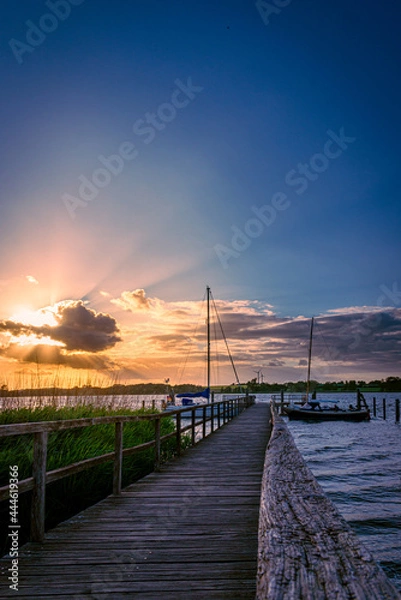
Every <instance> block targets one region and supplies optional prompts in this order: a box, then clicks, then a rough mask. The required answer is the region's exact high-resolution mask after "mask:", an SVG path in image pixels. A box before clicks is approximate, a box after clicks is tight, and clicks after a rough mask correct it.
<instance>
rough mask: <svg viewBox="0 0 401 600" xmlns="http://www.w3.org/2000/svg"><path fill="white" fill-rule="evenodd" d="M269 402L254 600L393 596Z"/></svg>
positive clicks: (381, 572)
mask: <svg viewBox="0 0 401 600" xmlns="http://www.w3.org/2000/svg"><path fill="white" fill-rule="evenodd" d="M271 407H272V422H273V431H272V434H271V437H270V440H269V444H268V448H267V451H266V458H265V465H264V473H263V479H262V491H261V505H260V513H259V544H258V546H259V548H258V573H257V593H256V599H257V600H265V598H269V600H281V599H282V598H321V597H324V598H327V599H330V600H331V599H334V598H340V597H341V598H355V599H358V600H362V599H363V600H373V599H376V598H386V599H388V600H393V599H394V600H395V599H396V598H398V599H399V594H398V592H397V590H396V589H395V588H394V586H393V585H392V583H391V582H390V581H389V580H388V579H387V577H386V576H385V574H384V572H383V571H382V570H381V568H380V567H379V566H378V564H377V563H376V562H375V560H374V559H373V557H372V555H371V554H370V552H369V551H368V550H367V549H366V548H365V547H364V546H363V545H362V543H361V542H360V541H359V539H358V537H357V535H356V534H355V533H354V532H353V531H352V529H351V527H350V526H349V525H348V523H347V522H346V521H345V520H344V518H343V517H342V516H341V515H340V514H339V512H338V510H337V509H336V508H335V507H334V505H333V503H332V502H331V501H330V500H329V499H328V497H327V496H326V495H325V494H324V492H323V490H322V488H321V487H320V485H319V484H318V482H317V480H316V478H315V477H314V475H313V474H312V472H311V471H310V469H309V467H308V466H307V464H306V462H305V461H304V459H303V458H302V456H301V454H300V452H299V450H298V449H297V447H296V445H295V442H294V439H293V437H292V435H291V433H290V431H289V429H288V427H287V426H286V424H285V422H284V420H283V419H282V418H281V417H280V416H279V415H278V414H277V410H276V407H275V406H274V402H273V403H272V405H271ZM339 591H340V592H341V593H340V592H339Z"/></svg>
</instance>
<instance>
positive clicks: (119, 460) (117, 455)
mask: <svg viewBox="0 0 401 600" xmlns="http://www.w3.org/2000/svg"><path fill="white" fill-rule="evenodd" d="M123 426H124V423H122V422H121V421H116V431H115V440H114V471H113V494H114V495H115V496H119V495H120V494H121V480H122V470H123Z"/></svg>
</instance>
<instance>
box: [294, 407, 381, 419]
mask: <svg viewBox="0 0 401 600" xmlns="http://www.w3.org/2000/svg"><path fill="white" fill-rule="evenodd" d="M285 412H286V414H287V415H288V418H289V419H291V420H294V421H352V422H354V423H357V422H360V421H369V420H370V412H369V410H366V409H361V410H358V409H349V410H343V409H341V408H338V409H337V410H336V409H333V408H320V409H319V408H318V407H316V408H304V407H302V406H288V407H287V409H286V411H285Z"/></svg>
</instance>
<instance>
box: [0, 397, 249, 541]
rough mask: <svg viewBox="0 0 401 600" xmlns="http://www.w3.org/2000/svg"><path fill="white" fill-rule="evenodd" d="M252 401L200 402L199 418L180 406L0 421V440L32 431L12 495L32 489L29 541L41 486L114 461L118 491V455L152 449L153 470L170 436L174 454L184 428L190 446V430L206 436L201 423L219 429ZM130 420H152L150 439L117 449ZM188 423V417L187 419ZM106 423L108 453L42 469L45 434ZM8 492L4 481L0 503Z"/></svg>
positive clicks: (41, 501) (40, 527) (37, 519)
mask: <svg viewBox="0 0 401 600" xmlns="http://www.w3.org/2000/svg"><path fill="white" fill-rule="evenodd" d="M251 403H252V401H251V400H249V399H248V398H246V397H242V398H241V397H239V398H232V399H229V400H223V401H221V402H214V403H211V404H203V405H202V417H201V418H197V417H196V412H199V410H200V408H199V405H198V406H197V407H191V406H187V407H185V408H177V409H176V410H169V411H166V412H161V413H155V414H149V415H132V416H124V415H118V416H110V417H94V418H84V419H69V420H59V421H40V422H35V423H15V424H9V425H0V438H1V437H6V436H12V435H25V434H33V436H34V449H33V465H32V477H28V478H27V479H23V480H21V481H19V482H18V493H23V492H28V491H30V490H33V493H32V503H31V535H30V537H31V540H32V541H37V542H40V541H43V539H44V533H45V497H46V485H48V484H49V483H53V482H54V481H58V480H59V479H63V478H64V477H68V476H70V475H75V474H76V473H80V472H81V471H84V470H86V469H89V468H91V467H95V466H97V465H100V464H103V463H106V462H110V461H114V469H113V494H115V495H118V494H121V481H122V463H123V457H126V456H130V455H132V454H134V453H136V452H140V451H141V450H145V449H147V448H152V447H153V448H154V449H155V459H154V464H155V469H158V468H159V467H160V461H161V444H162V442H164V441H165V440H168V439H170V438H174V437H175V439H176V448H175V451H176V454H178V455H180V454H181V447H182V445H181V441H182V440H181V438H182V435H183V434H184V433H186V432H187V431H190V432H191V442H192V445H194V444H195V443H196V428H197V427H198V426H202V439H203V438H204V437H205V436H206V429H207V427H206V426H207V423H208V422H210V433H213V431H214V430H215V428H220V427H221V426H222V425H224V424H226V423H227V422H228V421H230V420H231V419H233V418H234V417H236V416H237V415H238V414H239V413H240V412H242V411H243V410H244V409H245V408H247V407H248V406H250V404H251ZM183 413H184V414H185V416H186V415H188V414H189V413H191V416H190V418H189V419H186V418H185V419H183V418H182V415H183ZM172 417H173V418H175V420H176V427H175V431H173V432H171V433H168V434H166V435H161V420H162V419H165V418H172ZM132 421H153V422H154V427H155V435H154V439H153V440H150V441H148V442H145V443H143V444H139V445H137V446H132V447H130V448H124V449H123V427H124V423H128V422H132ZM188 421H190V422H189V423H188ZM106 423H114V425H115V446H114V452H109V453H107V454H102V455H101V456H96V457H94V458H88V459H86V460H82V461H80V462H77V463H74V464H71V465H68V466H64V467H61V468H59V469H54V470H52V471H47V470H46V463H47V439H48V434H49V433H50V432H54V431H65V430H67V429H77V428H81V427H91V426H96V425H104V424H106ZM9 495H10V486H9V485H6V486H4V487H1V488H0V501H2V500H7V498H9Z"/></svg>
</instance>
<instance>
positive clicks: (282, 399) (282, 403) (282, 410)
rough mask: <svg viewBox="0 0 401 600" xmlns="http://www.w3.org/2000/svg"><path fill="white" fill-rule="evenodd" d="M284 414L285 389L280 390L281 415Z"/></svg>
mask: <svg viewBox="0 0 401 600" xmlns="http://www.w3.org/2000/svg"><path fill="white" fill-rule="evenodd" d="M283 414H284V390H281V392H280V415H283Z"/></svg>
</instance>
